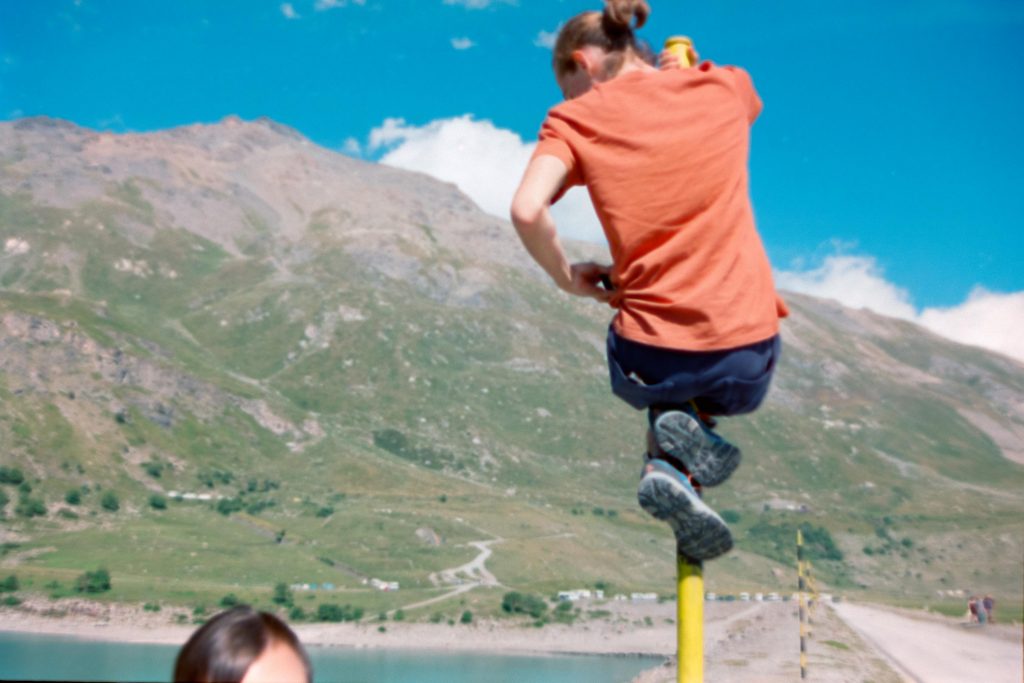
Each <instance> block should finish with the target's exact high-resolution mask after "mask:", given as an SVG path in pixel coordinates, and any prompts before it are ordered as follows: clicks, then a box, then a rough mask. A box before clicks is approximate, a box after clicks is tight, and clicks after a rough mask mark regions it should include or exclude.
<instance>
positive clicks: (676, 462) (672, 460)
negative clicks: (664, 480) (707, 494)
mask: <svg viewBox="0 0 1024 683" xmlns="http://www.w3.org/2000/svg"><path fill="white" fill-rule="evenodd" d="M647 459H648V460H662V461H664V462H667V463H668V464H669V465H672V467H674V468H676V469H677V470H679V472H680V474H682V475H683V476H685V477H686V480H687V481H688V482H690V486H692V487H693V490H694V492H695V493H696V494H697V496H698V497H702V496H703V494H702V493H701V492H702V490H703V488H702V487H701V485H700V482H699V481H697V480H696V479H694V478H693V475H692V474H690V470H689V469H687V467H686V465H684V464H683V461H682V460H680V459H679V458H677V457H675V456H674V455H669V454H668V453H659V454H658V455H651V454H650V453H648V454H647Z"/></svg>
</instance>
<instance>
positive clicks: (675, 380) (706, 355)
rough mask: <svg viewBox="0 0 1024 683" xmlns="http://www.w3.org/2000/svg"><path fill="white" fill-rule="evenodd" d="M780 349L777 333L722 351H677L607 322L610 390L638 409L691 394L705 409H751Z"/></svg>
mask: <svg viewBox="0 0 1024 683" xmlns="http://www.w3.org/2000/svg"><path fill="white" fill-rule="evenodd" d="M781 350H782V341H781V339H780V338H779V335H775V336H774V337H772V338H770V339H766V340H764V341H761V342H757V343H755V344H750V345H749V346H741V347H739V348H735V349H726V350H724V351H677V350H675V349H663V348H660V347H657V346H649V345H647V344H641V343H639V342H635V341H631V340H629V339H626V338H625V337H622V336H620V335H618V334H616V332H615V330H614V329H612V328H611V327H609V328H608V371H609V373H610V376H611V382H612V392H613V393H614V394H615V395H616V396H618V397H619V398H621V399H622V400H623V401H625V402H626V403H628V404H629V405H631V406H633V407H634V408H636V409H637V410H643V409H644V408H654V407H669V406H678V405H683V404H686V403H688V402H689V401H691V400H692V401H695V402H696V403H697V407H698V408H699V409H700V411H701V412H704V413H708V414H709V415H740V414H742V413H749V412H752V411H754V410H756V409H757V407H758V406H759V405H761V401H763V400H764V397H765V396H766V395H767V393H768V387H769V385H770V384H771V380H772V373H773V372H774V371H775V365H776V363H777V362H778V359H779V354H780V352H781Z"/></svg>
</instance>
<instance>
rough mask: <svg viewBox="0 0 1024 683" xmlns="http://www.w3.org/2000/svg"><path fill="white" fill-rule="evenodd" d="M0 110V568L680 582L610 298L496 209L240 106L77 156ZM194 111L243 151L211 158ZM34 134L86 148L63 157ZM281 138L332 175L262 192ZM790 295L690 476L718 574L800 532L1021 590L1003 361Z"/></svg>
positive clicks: (279, 158)
mask: <svg viewBox="0 0 1024 683" xmlns="http://www.w3.org/2000/svg"><path fill="white" fill-rule="evenodd" d="M3 125H4V126H6V128H5V130H3V131H0V132H2V133H3V135H0V140H5V141H6V143H5V145H6V146H5V147H4V148H3V151H2V153H3V157H4V159H5V160H6V161H5V163H4V164H0V179H2V182H0V245H4V252H2V253H0V467H4V468H5V470H4V471H5V472H7V474H8V475H11V476H8V477H7V479H8V480H9V481H8V482H7V483H0V491H2V494H0V503H2V505H0V512H2V514H3V515H4V521H3V525H2V530H0V534H2V537H0V542H2V543H3V546H2V548H3V553H4V555H3V558H2V560H0V562H3V568H2V569H0V573H3V572H10V573H16V574H17V575H18V577H19V580H20V582H21V584H22V585H23V586H25V587H27V589H28V590H35V591H40V592H43V593H47V594H53V595H65V594H68V593H71V592H73V584H74V581H75V578H76V577H77V576H78V575H80V574H81V573H82V572H83V571H86V570H91V569H95V568H97V567H100V566H103V567H105V568H107V569H109V571H110V573H111V575H112V577H113V589H112V590H111V591H110V592H108V593H104V594H102V597H103V598H104V599H111V600H123V601H138V602H168V603H176V604H184V605H192V604H203V605H212V604H215V603H216V601H217V600H219V599H220V598H221V597H222V596H223V595H225V594H227V593H235V594H236V595H238V596H240V597H243V598H244V599H247V600H258V601H261V602H263V603H266V604H269V601H270V599H271V596H272V592H273V589H274V586H275V584H276V583H278V582H285V583H289V584H290V583H302V582H306V583H310V582H312V583H318V584H322V583H325V582H327V583H333V584H334V585H335V586H336V590H335V591H333V592H331V593H322V592H321V593H318V594H316V595H310V596H308V597H303V598H302V601H300V604H302V605H303V606H304V607H306V608H307V609H312V610H314V611H315V607H316V605H317V604H319V603H320V602H324V601H326V602H338V603H352V604H357V605H359V606H362V607H364V608H365V609H366V610H368V613H377V612H379V611H381V610H386V609H394V608H398V607H402V606H405V605H410V604H414V603H416V602H418V601H420V600H424V599H427V598H430V597H433V596H438V595H441V594H443V593H445V592H446V591H448V590H450V589H451V588H452V586H446V585H441V584H438V585H435V583H437V582H436V581H432V580H431V575H432V574H435V573H437V572H440V571H441V570H443V569H446V568H452V567H457V566H459V565H462V564H464V563H467V562H469V561H470V560H472V559H473V558H474V557H475V556H476V555H477V554H478V553H479V552H480V551H479V550H478V549H477V548H476V547H474V546H471V545H469V543H470V542H473V541H485V540H495V541H496V543H495V544H494V545H493V546H492V550H493V555H492V556H491V558H490V559H489V560H488V562H487V569H488V570H489V571H491V572H492V573H493V574H494V575H495V576H496V577H497V579H498V580H499V581H500V582H501V584H502V585H503V587H504V588H501V587H499V588H496V589H484V588H480V589H476V590H474V591H472V592H470V593H463V594H461V595H459V596H456V597H453V598H451V599H450V600H449V601H448V602H442V603H439V604H438V605H435V606H431V607H429V608H424V609H422V610H420V611H419V613H420V614H423V615H426V614H427V613H432V612H433V611H435V610H437V609H442V610H445V609H446V610H448V611H450V612H452V613H453V614H454V613H455V610H456V609H457V607H458V606H459V605H463V606H464V605H467V604H472V605H474V606H475V607H476V609H479V610H484V611H487V610H491V611H497V610H498V604H499V602H500V599H501V594H502V592H503V590H504V589H507V590H521V591H528V592H537V593H541V594H550V593H552V592H554V591H556V590H558V589H564V588H569V587H578V586H593V585H595V584H600V585H602V586H606V587H607V588H608V590H609V591H612V592H620V591H621V592H629V591H655V592H660V593H669V592H671V590H672V586H673V580H672V575H673V572H674V564H673V552H674V550H673V546H672V542H671V537H670V535H669V533H668V531H667V529H666V528H664V527H663V526H661V525H659V524H658V523H656V522H654V521H653V520H650V519H649V518H647V517H646V516H645V515H644V514H643V513H642V511H640V510H639V509H638V507H637V505H636V503H635V486H636V482H637V477H638V474H639V465H640V447H641V444H642V437H643V430H644V421H643V419H642V416H641V415H640V414H639V413H636V412H634V411H632V410H631V409H629V408H628V407H626V406H625V404H621V403H619V402H617V401H615V400H614V399H613V398H612V397H611V396H610V394H609V392H608V389H607V376H606V370H605V368H604V359H603V353H604V351H603V335H604V330H605V326H606V325H607V319H608V316H609V312H608V311H607V310H602V309H601V308H599V307H598V306H597V305H596V304H590V303H588V302H581V301H570V300H569V299H568V298H566V297H565V296H563V295H561V294H560V293H558V292H557V291H556V290H554V288H553V287H551V286H549V285H548V284H547V283H546V282H545V281H544V280H543V278H542V277H540V276H539V275H538V273H537V271H536V270H535V269H533V268H531V267H529V266H528V265H527V257H526V255H525V253H521V252H520V251H519V250H518V247H517V245H515V243H514V239H513V236H512V234H511V228H510V227H509V226H507V225H505V224H502V223H499V222H497V221H496V220H494V219H491V218H489V217H486V216H484V215H482V214H480V213H479V212H477V211H476V210H475V209H473V208H472V207H470V206H468V205H467V203H466V202H465V201H464V199H462V198H459V197H458V196H457V194H455V193H454V190H452V189H451V188H450V187H449V186H444V185H442V184H440V183H436V182H434V181H430V180H429V179H425V178H423V177H419V176H413V175H410V174H402V173H401V172H398V171H390V170H387V169H379V168H378V167H370V166H365V167H364V166H359V165H355V166H351V167H350V165H352V164H357V162H352V161H351V160H348V161H344V162H342V161H338V160H335V159H334V157H335V156H337V155H331V153H329V152H326V150H312V149H307V146H304V145H301V144H300V143H299V142H297V141H296V140H295V139H294V138H292V137H288V136H284V137H282V136H279V135H277V133H275V132H274V130H270V129H264V128H263V127H262V124H243V126H242V128H241V132H239V130H237V129H234V128H227V127H223V124H222V125H221V126H220V127H218V126H213V127H206V128H203V129H199V130H198V131H192V132H189V131H185V132H179V133H178V134H177V135H175V136H172V137H173V140H174V145H175V146H168V147H167V148H166V150H167V151H165V152H161V151H160V150H161V149H162V148H161V147H160V145H163V144H166V145H170V143H168V142H166V141H165V138H162V137H161V135H163V134H154V135H153V136H150V137H147V136H125V138H124V139H123V140H120V141H118V140H115V142H116V143H117V144H119V145H121V147H119V148H118V150H119V151H118V152H117V153H116V154H113V155H112V156H110V158H103V159H101V160H100V161H96V160H95V158H96V157H95V155H96V154H98V152H94V151H91V150H92V147H90V145H91V144H94V143H95V144H99V143H98V142H96V141H95V140H94V137H95V136H94V134H91V133H89V132H88V131H82V130H81V129H73V128H70V129H69V128H67V127H66V126H64V127H61V126H58V127H57V128H56V129H55V130H57V133H54V132H53V130H52V129H50V128H47V127H46V126H42V127H40V126H32V125H23V126H22V129H19V130H14V129H12V128H11V127H10V124H3ZM210 135H213V136H214V137H217V136H219V137H220V138H223V139H224V140H226V141H233V140H235V136H238V135H243V136H250V138H252V140H255V141H256V142H253V143H251V146H252V148H253V149H254V150H255V151H252V152H251V153H250V155H249V156H243V158H242V159H241V161H238V162H237V163H236V164H233V165H225V166H224V167H223V168H222V169H221V170H220V171H217V172H216V173H215V172H214V171H211V170H209V168H208V167H209V166H210V165H211V164H213V161H211V156H210V155H211V154H213V153H212V152H209V151H208V150H206V149H205V148H204V147H203V145H202V144H200V143H201V141H202V140H203V139H205V138H204V137H203V136H210ZM76 136H78V137H76ZM190 136H191V137H190ZM275 136H276V137H275ZM245 139H248V138H244V137H243V141H244V140H245ZM12 140H13V142H12ZM40 140H49V141H50V142H51V144H52V145H54V146H55V147H57V148H59V147H60V146H61V145H62V144H71V142H69V141H73V142H75V144H77V145H78V146H79V147H78V148H77V149H79V151H78V153H77V154H78V156H76V153H75V152H73V151H69V152H68V154H67V159H68V161H67V162H66V163H67V164H68V165H69V167H68V169H67V170H66V172H65V173H64V174H63V175H61V174H60V173H58V171H59V170H60V169H57V168H53V167H52V166H45V165H41V164H42V163H43V162H41V161H39V157H40V154H41V152H40V151H39V150H38V149H36V147H35V146H37V145H39V144H41V143H40ZM140 140H142V141H146V144H147V145H148V146H142V147H139V148H137V147H136V146H135V145H136V143H138V142H139V141H140ZM183 140H184V142H183ZM189 140H194V143H192V142H189ZM236 142H237V141H236ZM257 143H258V144H257ZM182 145H184V147H182ZM190 145H192V146H190ZM182 149H184V150H185V151H182ZM154 150H155V151H154ZM161 155H162V156H161ZM261 155H263V156H261ZM76 159H78V161H76ZM268 159H269V160H270V161H268ZM89 160H92V161H91V162H90V163H88V164H87V163H86V162H87V161H89ZM271 162H272V163H271ZM48 163H50V164H54V163H58V162H54V161H50V162H48ZM298 163H301V164H303V168H306V167H310V168H313V169H314V170H315V173H314V172H313V171H309V172H310V173H313V175H317V174H319V175H317V177H322V178H324V181H323V182H324V184H326V185H330V186H331V187H332V188H333V189H332V191H331V194H330V197H332V199H326V198H315V197H314V198H310V197H307V196H304V195H299V194H295V195H294V196H291V198H290V199H287V201H285V200H279V201H280V202H281V203H278V204H267V203H266V202H270V201H271V200H269V199H264V200H259V201H258V200H257V199H254V198H253V197H257V196H258V193H257V190H258V189H259V187H263V186H264V185H266V184H268V183H271V180H269V179H272V178H275V177H279V176H280V177H287V176H288V173H292V172H293V171H294V169H295V168H297V167H296V166H295V164H298ZM75 164H78V166H75ZM90 164H91V165H90ZM96 164H106V167H107V168H108V170H109V171H110V172H109V173H106V172H104V171H102V168H100V170H96V169H95V168H94V166H95V165H96ZM339 164H340V166H338V167H337V168H335V165H339ZM122 167H125V168H127V167H130V168H131V169H134V170H133V171H131V172H129V171H127V170H122ZM167 167H170V168H186V167H187V168H193V169H205V170H202V171H201V172H200V171H194V172H193V173H192V174H187V173H184V172H183V176H181V177H178V176H175V177H174V178H176V179H174V180H173V181H172V179H168V178H167V177H164V175H161V174H166V168H167ZM218 168H219V167H218ZM44 169H45V172H44ZM147 169H158V170H159V172H158V171H157V170H147ZM218 173H220V175H217V174H218ZM97 174H98V175H97ZM260 174H263V175H260ZM374 174H378V175H379V176H380V177H376V176H374ZM193 176H194V177H193ZM368 177H370V179H371V180H373V178H374V177H376V180H373V183H376V184H373V183H370V182H369V181H367V180H366V178H368ZM26 178H27V179H29V180H28V181H26V180H25V179H26ZM254 178H255V179H254ZM257 181H258V182H257ZM26 182H28V184H29V186H30V187H29V188H28V189H26V188H25V183H26ZM363 182H366V183H369V184H366V185H365V186H364V185H358V183H363ZM62 183H63V185H62ZM76 183H78V184H76ZM261 183H263V185H261ZM350 186H351V187H357V189H358V191H355V190H349V191H348V193H347V194H346V188H348V187H350ZM59 188H64V189H63V191H62V192H61V191H58V189H59ZM374 188H376V189H374ZM286 189H287V188H286ZM294 192H296V193H298V190H294ZM374 192H376V193H378V194H377V195H374V196H372V197H371V196H369V195H368V193H374ZM79 195H83V196H84V198H83V197H81V196H79ZM203 202H206V203H205V204H203ZM200 204H202V205H203V206H204V207H206V208H205V209H204V212H205V213H204V214H203V215H205V216H208V218H196V217H195V216H192V214H189V213H188V212H187V211H186V209H187V208H188V207H190V206H193V205H200ZM211 207H212V208H211ZM218 207H219V208H218ZM189 216H192V218H190V219H189V221H195V222H187V221H185V220H184V218H182V217H186V218H187V217H189ZM232 217H234V218H232ZM275 217H276V218H275ZM217 221H223V224H221V223H218V222H217ZM288 221H291V222H288ZM580 248H581V249H582V247H580ZM790 303H791V306H792V308H793V317H792V319H791V320H790V321H788V322H787V324H786V327H785V332H784V335H785V339H786V344H787V345H786V349H785V352H784V358H783V362H782V365H781V367H780V369H779V373H778V381H777V383H776V386H775V388H774V389H773V393H772V395H771V397H770V398H769V400H768V402H767V403H766V405H765V407H764V408H763V409H762V410H761V411H760V412H758V413H757V414H756V415H754V416H752V417H747V418H738V419H732V420H723V426H722V431H723V433H725V434H726V435H727V436H729V437H730V438H733V439H734V440H735V441H737V442H738V443H740V444H741V445H742V446H743V447H744V453H745V462H744V465H743V466H742V467H741V468H740V470H739V471H738V473H737V474H736V476H735V477H734V479H733V480H731V481H730V482H729V483H728V484H727V485H725V486H724V487H722V488H721V489H715V490H711V491H709V492H708V500H709V501H710V503H711V504H712V505H714V506H715V507H717V508H718V509H720V510H726V511H728V516H729V518H730V520H732V521H733V527H734V529H735V531H736V536H737V540H738V548H737V550H736V551H734V552H733V553H732V554H731V555H729V556H728V557H726V558H724V559H722V560H720V561H717V562H715V563H713V564H711V565H709V568H708V571H707V583H708V587H709V589H711V590H716V591H718V592H721V593H727V592H738V591H741V590H749V591H757V590H764V591H772V590H776V591H785V592H788V591H790V590H792V589H793V587H794V586H795V570H794V562H795V550H794V548H793V543H794V537H795V530H796V528H797V527H798V526H803V527H804V528H805V529H807V530H808V531H809V532H810V533H811V536H812V538H814V539H816V543H814V544H812V546H811V548H810V552H811V555H812V557H813V558H814V559H815V567H816V570H815V571H816V575H817V576H818V578H819V582H820V583H821V584H823V585H824V586H826V587H828V588H830V589H832V590H836V591H843V592H847V591H853V592H866V593H870V594H872V595H875V596H880V597H883V598H886V599H890V600H894V601H901V602H905V603H913V604H924V603H926V602H927V603H936V602H937V601H938V602H942V601H943V600H947V598H941V599H940V598H938V597H937V592H936V591H948V590H955V589H964V590H976V591H985V592H993V593H998V594H999V595H1000V596H1001V597H1002V598H1003V599H1004V600H1006V602H1004V603H1003V604H1009V603H1010V602H1013V601H1017V602H1019V601H1020V599H1021V594H1020V590H1021V589H1020V587H1021V571H1022V570H1021V566H1020V556H1021V552H1022V538H1024V534H1022V533H1021V532H1022V531H1024V528H1022V519H1024V516H1022V512H1024V496H1022V494H1021V491H1022V490H1024V466H1022V465H1021V464H1019V463H1016V462H1013V461H1012V460H1011V459H1009V458H1008V457H1007V455H1006V453H1005V452H1004V450H1005V449H1002V448H1001V447H1000V445H999V444H998V442H999V441H1000V435H1001V434H1003V435H1004V436H1005V434H1006V433H1008V434H1013V433H1015V432H1014V430H1021V429H1024V415H1022V414H1021V410H1022V409H1021V406H1022V405H1024V369H1022V368H1021V366H1020V365H1019V364H1016V363H1014V362H1012V361H1009V360H1007V359H1003V358H1000V357H997V356H993V355H991V354H988V353H985V352H982V351H980V350H977V349H971V348H967V347H962V346H958V345H955V344H953V343H950V342H946V341H944V340H941V339H939V338H936V337H934V336H931V335H929V334H928V333H926V332H924V331H922V330H921V329H919V328H916V327H914V326H912V325H909V324H907V323H903V322H899V321H894V320H889V319H885V318H882V317H880V316H875V315H873V314H870V313H866V312H858V311H850V310H847V309H843V308H841V307H839V306H837V305H835V304H831V303H828V302H821V301H816V300H814V299H810V298H807V297H799V296H793V297H791V298H790ZM979 416H980V417H979ZM977 425H981V426H982V427H984V431H983V430H982V428H980V427H979V426H977ZM1020 433H1024V432H1020ZM1001 440H1002V441H1004V442H1005V440H1006V439H1005V438H1002V439H1001ZM15 471H17V472H18V473H20V475H21V478H20V480H19V477H18V476H17V474H14V472H15ZM0 478H3V477H0ZM175 492H176V493H178V494H197V495H198V494H207V495H208V496H209V500H185V499H181V500H179V499H178V498H180V497H181V496H180V495H179V496H178V497H177V498H176V497H175V496H174V495H173V494H174V493H175ZM189 497H190V498H191V496H189ZM5 501H6V502H5ZM369 578H380V579H385V580H389V581H399V582H400V583H401V586H402V590H401V591H399V592H398V593H381V592H378V591H374V590H373V589H371V588H370V587H368V586H367V585H365V583H364V581H365V580H367V579H369ZM435 578H436V577H435ZM948 600H949V601H950V603H952V602H953V601H954V599H953V598H948ZM956 602H959V600H956ZM415 613H416V610H414V616H415Z"/></svg>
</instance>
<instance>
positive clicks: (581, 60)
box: [572, 50, 598, 76]
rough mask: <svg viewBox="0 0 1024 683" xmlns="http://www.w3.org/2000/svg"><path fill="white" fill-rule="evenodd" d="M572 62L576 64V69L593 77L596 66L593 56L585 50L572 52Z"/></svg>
mask: <svg viewBox="0 0 1024 683" xmlns="http://www.w3.org/2000/svg"><path fill="white" fill-rule="evenodd" d="M572 61H573V62H575V63H576V68H578V69H581V70H582V71H584V72H586V73H587V74H588V75H590V76H593V75H594V72H595V70H596V69H597V66H598V64H597V62H596V60H594V58H593V54H591V53H590V52H589V51H587V50H573V51H572Z"/></svg>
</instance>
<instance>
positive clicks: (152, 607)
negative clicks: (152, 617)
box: [142, 602, 160, 612]
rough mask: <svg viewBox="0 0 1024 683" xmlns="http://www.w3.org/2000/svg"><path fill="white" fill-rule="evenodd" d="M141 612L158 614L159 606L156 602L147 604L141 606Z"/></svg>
mask: <svg viewBox="0 0 1024 683" xmlns="http://www.w3.org/2000/svg"><path fill="white" fill-rule="evenodd" d="M142 610H143V611H144V612H159V611H160V604H159V603H156V602H147V603H146V604H145V605H143V606H142Z"/></svg>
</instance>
